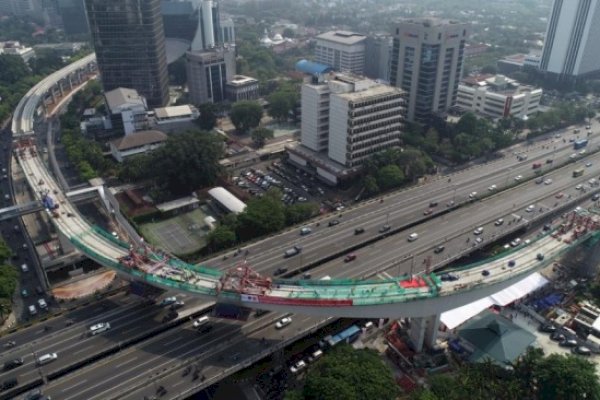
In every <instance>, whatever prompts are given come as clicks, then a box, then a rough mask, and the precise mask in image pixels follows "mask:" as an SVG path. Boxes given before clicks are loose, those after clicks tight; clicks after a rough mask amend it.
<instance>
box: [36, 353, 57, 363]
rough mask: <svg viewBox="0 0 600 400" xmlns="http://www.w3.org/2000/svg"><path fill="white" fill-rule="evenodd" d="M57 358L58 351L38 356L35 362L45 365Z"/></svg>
mask: <svg viewBox="0 0 600 400" xmlns="http://www.w3.org/2000/svg"><path fill="white" fill-rule="evenodd" d="M57 358H58V355H57V354H56V353H46V354H44V355H42V356H40V357H38V358H37V360H35V362H36V364H37V365H44V364H48V363H50V362H52V361H54V360H56V359H57Z"/></svg>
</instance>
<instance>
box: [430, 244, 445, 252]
mask: <svg viewBox="0 0 600 400" xmlns="http://www.w3.org/2000/svg"><path fill="white" fill-rule="evenodd" d="M445 249H446V246H444V245H439V246H438V247H436V248H435V249H434V250H433V252H434V253H435V254H439V253H441V252H442V251H444V250H445Z"/></svg>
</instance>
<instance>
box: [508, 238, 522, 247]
mask: <svg viewBox="0 0 600 400" xmlns="http://www.w3.org/2000/svg"><path fill="white" fill-rule="evenodd" d="M520 244H521V239H519V238H516V239H514V240H513V241H511V242H510V245H511V247H517V246H518V245H520Z"/></svg>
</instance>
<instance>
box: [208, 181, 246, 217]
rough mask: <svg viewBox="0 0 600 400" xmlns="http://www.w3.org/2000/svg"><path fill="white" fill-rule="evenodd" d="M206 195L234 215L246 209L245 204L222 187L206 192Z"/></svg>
mask: <svg viewBox="0 0 600 400" xmlns="http://www.w3.org/2000/svg"><path fill="white" fill-rule="evenodd" d="M208 194H209V195H210V196H212V197H213V198H214V199H215V200H217V201H218V202H219V203H221V204H222V205H223V207H225V208H227V209H228V210H229V211H231V212H232V213H235V214H239V213H241V212H242V211H244V210H245V209H246V204H245V203H244V202H243V201H241V200H240V199H238V198H237V197H235V196H234V195H233V194H232V193H231V192H230V191H229V190H227V189H225V188H224V187H221V186H217V187H214V188H212V189H210V190H209V191H208Z"/></svg>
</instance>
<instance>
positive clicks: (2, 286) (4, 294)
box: [0, 264, 19, 301]
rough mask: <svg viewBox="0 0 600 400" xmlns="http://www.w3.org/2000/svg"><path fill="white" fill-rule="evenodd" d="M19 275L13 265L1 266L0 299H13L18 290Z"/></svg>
mask: <svg viewBox="0 0 600 400" xmlns="http://www.w3.org/2000/svg"><path fill="white" fill-rule="evenodd" d="M18 279H19V273H18V272H17V270H16V269H15V267H13V266H12V265H6V264H4V265H0V299H7V300H8V301H10V300H11V299H12V296H13V293H14V292H15V289H16V288H17V281H18Z"/></svg>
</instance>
